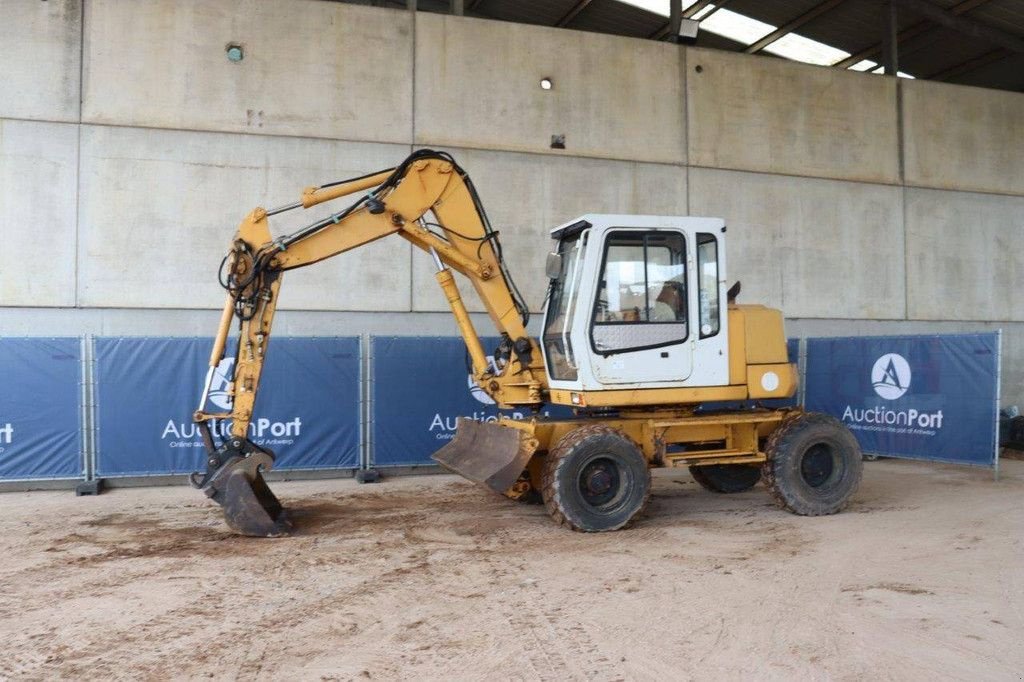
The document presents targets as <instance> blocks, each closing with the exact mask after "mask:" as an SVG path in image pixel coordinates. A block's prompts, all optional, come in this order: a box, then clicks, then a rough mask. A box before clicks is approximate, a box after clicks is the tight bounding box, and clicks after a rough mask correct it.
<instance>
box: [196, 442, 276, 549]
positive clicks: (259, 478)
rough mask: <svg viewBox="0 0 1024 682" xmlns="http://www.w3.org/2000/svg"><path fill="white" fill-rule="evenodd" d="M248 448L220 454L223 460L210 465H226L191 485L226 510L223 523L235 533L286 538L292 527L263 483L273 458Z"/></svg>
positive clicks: (259, 450) (265, 453)
mask: <svg viewBox="0 0 1024 682" xmlns="http://www.w3.org/2000/svg"><path fill="white" fill-rule="evenodd" d="M245 445H246V446H248V447H244V448H243V449H242V450H229V451H227V452H224V451H223V450H222V451H220V452H218V453H217V454H219V455H221V457H220V458H218V457H216V456H214V457H213V458H212V459H211V461H213V460H214V459H219V460H220V461H222V462H223V463H222V464H220V465H219V466H217V467H216V469H214V470H212V471H209V472H207V474H206V476H205V477H204V478H203V480H202V481H197V480H196V474H193V475H192V484H193V485H194V486H196V487H197V488H200V489H201V490H202V491H203V493H205V494H206V496H207V497H209V498H210V499H211V500H213V501H214V502H216V503H217V504H219V505H220V506H221V507H222V508H223V510H224V521H225V522H227V524H228V527H229V528H231V530H233V531H234V532H236V533H238V534H240V535H251V536H253V537H263V538H273V537H280V536H282V535H287V534H288V533H289V532H290V531H291V523H290V522H289V521H288V518H287V515H286V514H285V511H284V508H283V507H282V506H281V502H280V501H278V499H277V497H276V496H275V495H274V493H273V492H271V490H270V488H269V487H268V486H267V482H266V481H265V480H263V471H265V470H267V469H270V467H271V465H272V464H273V462H274V457H273V455H272V454H271V453H270V452H269V451H266V450H263V449H262V448H259V447H257V446H255V445H253V444H251V443H245ZM227 447H230V446H227ZM225 454H226V455H228V456H227V457H226V458H224V457H223V455H225Z"/></svg>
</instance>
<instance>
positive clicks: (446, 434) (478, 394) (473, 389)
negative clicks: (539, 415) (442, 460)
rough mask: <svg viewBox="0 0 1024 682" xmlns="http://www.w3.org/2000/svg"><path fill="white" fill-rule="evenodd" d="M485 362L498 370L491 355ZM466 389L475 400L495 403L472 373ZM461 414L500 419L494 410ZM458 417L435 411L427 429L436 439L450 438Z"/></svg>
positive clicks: (519, 415) (517, 414) (516, 415)
mask: <svg viewBox="0 0 1024 682" xmlns="http://www.w3.org/2000/svg"><path fill="white" fill-rule="evenodd" d="M487 362H488V364H490V366H491V369H492V370H493V371H495V372H496V371H497V370H498V368H497V365H495V362H494V356H493V355H488V356H487ZM466 389H467V390H468V391H469V394H470V395H471V396H473V398H474V399H475V400H476V401H477V402H479V403H481V404H483V405H486V406H488V407H492V406H494V405H495V402H494V399H493V398H491V396H489V395H487V391H485V390H484V389H482V388H480V386H479V385H477V383H476V381H474V380H473V375H472V373H470V374H467V375H466ZM543 414H544V416H545V417H547V416H549V414H550V413H549V412H547V411H545V412H544V413H543ZM463 416H465V417H467V418H469V419H472V420H474V421H478V422H496V421H498V419H500V417H499V415H498V414H497V413H496V412H489V411H487V410H474V411H473V412H472V413H470V414H466V415H463ZM505 416H507V417H511V418H512V419H526V418H528V417H529V416H531V415H530V413H528V412H519V411H515V412H512V413H511V414H509V413H505ZM458 419H459V415H456V414H441V413H440V412H435V413H434V417H433V418H432V419H431V420H430V426H428V427H427V431H429V432H430V433H431V434H432V435H433V437H434V438H435V439H436V440H451V439H452V438H454V437H455V428H456V426H457V425H458Z"/></svg>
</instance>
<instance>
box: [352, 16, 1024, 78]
mask: <svg viewBox="0 0 1024 682" xmlns="http://www.w3.org/2000/svg"><path fill="white" fill-rule="evenodd" d="M342 1H349V2H355V3H357V4H363V5H378V6H386V7H402V6H405V0H342ZM691 1H692V0H691ZM417 2H418V7H419V9H420V10H423V11H431V12H446V11H449V0H417ZM896 2H897V7H898V13H897V16H898V23H897V27H898V31H899V33H900V37H899V41H898V60H899V69H900V71H901V72H904V73H906V74H909V75H911V76H913V77H915V78H923V79H935V80H943V81H947V82H951V83H961V84H965V85H977V86H981V87H987V88H997V89H1002V90H1012V91H1016V92H1024V49H1021V48H1020V46H1022V45H1024V0H896ZM922 2H927V3H928V4H929V5H930V6H931V7H933V8H936V9H938V10H941V11H943V12H946V16H947V17H952V18H953V21H954V23H958V24H959V25H958V26H956V27H953V28H951V27H948V26H947V27H944V26H942V25H940V24H939V23H936V22H937V19H936V18H935V17H926V16H925V15H924V14H922V12H921V11H920V10H919V9H918V8H916V7H915V4H916V3H922ZM464 3H465V7H466V14H467V15H470V16H478V17H483V18H489V19H498V20H502V21H512V22H518V23H529V24H538V25H543V26H558V25H564V27H565V28H569V29H575V30H580V31H594V32H598V33H611V34H615V35H624V36H632V37H637V38H650V37H652V36H654V35H657V34H658V33H659V32H661V31H663V29H664V27H665V26H666V25H667V19H666V18H665V17H664V16H663V15H661V14H656V13H654V12H651V11H648V10H646V9H640V8H638V7H635V6H633V5H631V4H628V3H627V2H620V1H619V0H464ZM826 3H828V5H831V6H830V7H829V8H828V9H827V10H826V11H824V12H822V13H821V14H819V15H818V16H816V17H814V18H813V19H811V20H810V21H808V22H806V23H804V24H803V25H801V26H800V27H799V28H797V29H796V30H795V31H794V33H796V34H799V35H800V36H803V37H805V38H810V39H812V40H815V41H818V42H821V43H824V44H826V45H829V46H832V47H835V48H838V49H840V50H843V51H845V52H848V53H850V54H858V53H860V52H862V51H864V50H867V49H870V48H875V49H876V50H877V48H878V46H880V44H881V41H882V36H883V34H884V30H885V19H884V17H885V16H886V14H887V12H886V5H885V2H884V1H883V0H842V1H839V2H838V4H836V0H720V4H721V5H722V8H723V10H730V11H732V12H737V13H739V14H742V15H745V16H747V17H750V18H753V19H757V20H759V21H762V22H765V23H767V24H770V25H772V26H784V25H786V24H788V23H789V22H791V21H793V20H795V19H798V18H800V17H801V16H802V15H804V14H805V13H807V12H810V11H812V10H814V9H815V8H817V7H819V6H820V5H825V4H826ZM662 4H663V5H664V6H666V7H667V2H663V3H662ZM684 4H690V3H689V2H685V3H684ZM723 14H725V12H723ZM567 17H569V19H568V21H566V18H567ZM993 32H996V33H998V34H999V35H996V36H994V35H992V33H993ZM696 44H697V45H698V46H701V47H713V48H717V49H726V50H736V51H743V50H744V49H745V48H746V47H747V45H746V44H741V43H737V42H735V41H733V40H730V39H729V38H726V37H723V36H720V35H715V34H713V33H710V32H708V31H702V32H701V33H700V34H699V35H698V38H697V41H696ZM762 54H767V53H765V52H762ZM868 58H869V59H871V60H872V61H875V62H878V61H880V60H881V56H880V55H879V54H877V52H876V53H875V54H874V55H873V56H871V57H868Z"/></svg>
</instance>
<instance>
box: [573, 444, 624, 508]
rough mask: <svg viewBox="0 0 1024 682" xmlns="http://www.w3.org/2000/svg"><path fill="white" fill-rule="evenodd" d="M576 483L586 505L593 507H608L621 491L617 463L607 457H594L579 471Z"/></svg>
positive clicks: (620, 478) (620, 477) (620, 479)
mask: <svg viewBox="0 0 1024 682" xmlns="http://www.w3.org/2000/svg"><path fill="white" fill-rule="evenodd" d="M576 484H577V487H578V489H579V492H580V497H581V498H582V499H583V501H584V502H585V503H586V504H587V505H589V506H591V507H593V508H595V509H605V508H608V507H610V506H611V505H612V504H614V503H615V501H616V499H617V498H618V497H619V494H620V492H621V491H622V476H621V472H620V471H619V465H618V463H616V462H615V461H614V460H612V459H611V458H609V457H596V458H594V459H592V460H591V461H589V462H587V464H586V465H585V466H584V467H583V469H582V470H581V471H580V475H579V478H578V479H577V482H576Z"/></svg>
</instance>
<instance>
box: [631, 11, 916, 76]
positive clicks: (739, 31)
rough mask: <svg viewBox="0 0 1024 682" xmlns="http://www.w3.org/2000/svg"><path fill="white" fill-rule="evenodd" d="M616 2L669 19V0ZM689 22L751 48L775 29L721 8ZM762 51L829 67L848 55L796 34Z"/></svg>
mask: <svg viewBox="0 0 1024 682" xmlns="http://www.w3.org/2000/svg"><path fill="white" fill-rule="evenodd" d="M618 1H619V2H621V3H624V4H626V5H632V6H634V7H639V8H641V9H645V10H647V11H649V12H653V13H655V14H660V15H661V16H663V17H668V16H669V7H670V2H671V0H618ZM696 2H697V0H683V10H684V11H685V10H686V9H688V8H690V7H692V6H693V5H694V4H695V3H696ZM692 19H694V20H697V21H700V30H702V31H707V32H709V33H714V34H715V35H720V36H722V37H724V38H728V39H729V40H733V41H735V42H737V43H741V44H743V45H753V44H754V43H756V42H757V41H758V40H760V39H761V38H764V37H765V36H766V35H768V34H769V33H771V32H772V31H775V30H776V29H777V27H776V26H772V25H771V24H768V23H765V22H763V21H758V20H757V19H754V18H753V17H748V16H746V15H745V14H740V13H739V12H733V11H732V10H728V9H724V8H723V9H717V10H716V6H715V5H706V6H705V7H704V8H703V9H701V10H700V11H699V12H697V13H696V14H694V15H693V17H692ZM764 51H765V52H770V53H771V54H774V55H777V56H779V57H785V58H786V59H790V60H792V61H795V62H803V63H805V64H818V65H820V66H832V65H833V64H836V63H838V62H840V61H842V60H844V59H846V58H847V57H849V56H850V53H849V52H845V51H843V50H840V49H839V48H837V47H833V46H831V45H827V44H825V43H822V42H819V41H817V40H812V39H811V38H808V37H806V36H802V35H800V34H799V33H787V34H786V35H784V36H782V37H781V38H779V39H778V40H776V41H775V42H773V43H771V44H769V45H767V46H766V47H765V48H764ZM850 70H852V71H870V72H871V73H880V72H881V70H882V69H881V67H880V66H879V65H878V63H877V62H873V61H871V60H870V59H864V60H861V61H859V62H857V63H856V64H854V65H853V66H851V67H850ZM897 75H899V76H900V77H902V78H913V76H911V75H910V74H908V73H904V72H902V71H900V72H898V74H897Z"/></svg>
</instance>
